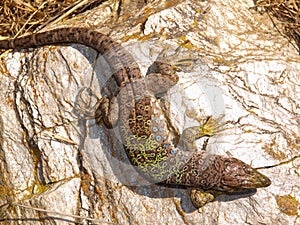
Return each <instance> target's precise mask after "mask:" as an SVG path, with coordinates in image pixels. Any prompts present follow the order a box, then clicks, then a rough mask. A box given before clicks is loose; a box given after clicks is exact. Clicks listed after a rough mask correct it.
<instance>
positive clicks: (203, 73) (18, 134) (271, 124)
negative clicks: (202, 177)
mask: <svg viewBox="0 0 300 225" xmlns="http://www.w3.org/2000/svg"><path fill="white" fill-rule="evenodd" d="M114 2H115V1H114ZM114 2H110V1H105V2H104V3H103V5H102V6H100V7H99V8H97V9H96V10H95V11H93V12H86V13H85V14H82V15H80V16H78V17H75V18H73V19H72V20H70V21H66V22H64V24H63V25H64V26H89V27H93V28H96V29H99V30H100V31H102V32H106V33H108V34H109V35H110V36H111V37H112V38H113V39H115V40H119V41H120V42H121V43H122V45H123V46H124V47H125V48H127V49H128V50H129V51H130V52H131V53H132V54H133V56H134V57H135V58H136V60H137V62H138V63H139V65H140V66H141V69H142V70H143V71H144V72H145V71H146V70H147V66H149V65H150V64H151V62H153V61H154V60H155V58H156V57H157V56H158V54H159V53H161V52H162V51H166V52H167V54H168V53H169V54H170V55H171V56H172V54H174V50H176V48H177V47H180V54H178V56H175V57H173V58H172V62H173V63H174V64H176V65H178V67H180V68H181V69H182V71H181V72H180V81H179V84H178V85H176V86H175V87H174V88H172V89H171V90H170V91H169V92H168V93H167V94H166V96H165V97H164V98H165V100H166V102H169V104H166V108H167V109H168V111H169V113H170V118H171V121H173V123H174V124H175V126H176V127H178V130H179V131H182V129H183V128H184V127H185V126H190V125H191V124H197V121H195V120H193V119H192V118H191V115H194V114H196V115H197V116H198V117H201V118H205V116H207V115H213V116H220V115H222V114H224V115H225V117H224V118H223V121H225V122H227V125H226V128H227V129H226V130H224V131H223V132H220V133H219V134H218V135H216V136H215V137H213V138H210V139H209V142H208V145H207V151H210V152H213V153H217V154H223V155H230V156H234V157H236V158H239V159H241V160H243V161H244V162H247V163H249V164H251V165H252V166H253V167H265V166H271V165H276V164H278V165H277V166H274V167H271V168H268V169H263V170H262V173H264V174H265V175H267V176H269V177H270V179H271V180H272V185H271V186H270V187H268V188H264V189H259V190H257V192H256V193H246V194H235V195H226V196H222V197H220V198H219V199H217V201H215V202H213V203H210V204H208V205H206V206H205V207H203V208H201V209H200V210H199V211H198V210H196V209H195V208H194V207H193V205H192V204H191V202H190V200H189V197H188V194H187V191H186V190H185V189H179V188H176V187H172V188H171V187H162V186H158V185H155V184H149V183H148V182H146V181H145V180H143V179H142V178H141V177H139V175H138V174H137V173H136V172H135V171H134V170H133V168H132V167H131V166H130V164H129V162H128V160H127V158H126V155H125V153H124V152H123V149H122V147H121V146H120V143H119V142H118V138H117V135H115V131H114V130H107V129H106V128H104V127H103V126H99V125H96V124H95V121H94V120H93V119H92V118H85V117H84V116H83V113H82V111H80V110H76V106H77V105H78V103H79V102H80V101H81V99H80V97H81V95H80V90H83V88H86V87H90V88H91V89H92V90H93V91H94V92H95V93H100V91H99V90H100V88H102V87H104V86H105V81H106V80H107V77H109V75H110V71H109V68H107V64H106V63H105V62H104V60H103V59H102V58H101V56H99V55H97V53H96V52H95V51H94V50H92V49H90V48H88V47H85V46H81V45H71V46H63V47H58V46H49V47H44V48H39V49H35V50H32V51H29V52H28V51H26V52H10V53H8V54H5V55H4V56H2V58H1V59H2V63H1V67H0V68H1V70H0V71H1V74H2V78H1V81H0V85H1V91H0V98H1V101H0V102H1V115H0V116H1V123H0V124H1V139H0V140H1V148H0V221H1V222H5V223H7V224H73V223H75V222H77V223H78V224H92V223H93V224H214V225H215V224H218V225H227V224H253V225H258V224H300V219H299V207H300V203H299V202H300V195H299V193H300V179H299V176H300V169H299V167H300V135H299V134H300V126H299V124H300V116H299V114H300V109H299V105H300V86H299V84H300V77H299V70H300V57H299V55H297V52H296V50H295V49H293V47H292V46H291V45H290V44H289V42H288V41H287V40H286V39H284V37H282V36H280V34H279V33H277V31H276V29H275V28H274V27H273V25H272V22H271V21H270V19H269V18H268V17H266V16H265V15H260V14H259V13H257V12H256V11H255V10H254V8H253V7H254V5H253V2H252V1H242V0H235V1H233V0H224V1H209V2H206V1H196V0H190V1H147V4H142V3H140V2H142V1H128V2H125V3H124V5H121V6H120V9H121V10H119V15H117V13H116V10H115V9H116V5H115V4H114ZM143 2H144V1H143ZM129 9H130V10H129ZM82 21H85V22H84V23H83V22H82ZM57 27H58V25H57ZM48 29H51V28H48ZM184 63H187V64H184ZM84 97H85V98H87V96H86V95H84ZM92 100H93V101H94V100H95V99H92ZM90 110H92V109H90ZM203 142H204V141H203V140H199V142H198V145H199V148H201V146H202V145H203ZM284 162H286V163H284ZM24 206H26V207H27V208H25V207H24ZM28 207H29V208H28ZM38 210H45V211H38ZM46 211H47V212H46ZM54 212H57V213H54ZM58 213H62V214H64V215H62V214H58ZM66 214H70V215H77V216H80V217H81V219H80V218H76V217H70V216H67V215H66ZM93 219H94V220H93Z"/></svg>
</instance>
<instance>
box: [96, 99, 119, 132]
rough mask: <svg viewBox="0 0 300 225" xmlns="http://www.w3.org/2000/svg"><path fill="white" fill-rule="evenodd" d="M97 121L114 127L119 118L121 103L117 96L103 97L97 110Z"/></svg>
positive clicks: (108, 126)
mask: <svg viewBox="0 0 300 225" xmlns="http://www.w3.org/2000/svg"><path fill="white" fill-rule="evenodd" d="M95 119H96V121H97V123H99V124H101V123H103V124H104V125H105V126H106V127H107V128H113V127H114V126H115V125H116V124H117V122H118V119H119V104H118V100H117V98H116V97H112V98H108V97H103V98H101V99H100V103H99V107H98V108H97V109H96V111H95Z"/></svg>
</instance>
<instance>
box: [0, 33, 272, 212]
mask: <svg viewBox="0 0 300 225" xmlns="http://www.w3.org/2000/svg"><path fill="white" fill-rule="evenodd" d="M60 43H80V44H83V45H87V46H90V47H92V48H94V49H96V50H97V51H98V52H99V53H101V54H102V55H103V56H104V57H105V59H106V60H107V62H108V63H109V65H110V67H111V69H112V71H113V79H115V80H116V83H117V84H118V86H119V90H118V91H117V92H116V93H112V96H115V97H113V98H110V99H109V98H107V97H104V98H102V99H101V102H100V103H99V108H98V110H97V111H96V117H97V119H98V122H101V123H104V124H105V125H106V126H107V127H108V128H111V127H113V126H118V128H119V131H120V135H121V139H122V142H123V145H124V149H125V151H126V153H127V156H128V158H129V160H130V161H131V163H132V164H133V165H134V166H135V167H136V169H137V170H138V171H139V172H140V173H141V174H142V176H144V177H145V178H146V179H148V180H149V181H152V182H155V183H163V184H176V185H183V186H187V187H188V188H190V190H191V191H190V195H191V200H192V202H193V204H194V205H195V206H196V207H197V208H199V207H202V206H203V205H205V204H206V203H207V202H210V201H212V200H213V199H214V197H215V196H216V195H219V194H222V193H224V192H235V191H242V190H245V189H254V188H260V187H267V186H269V185H270V184H271V181H270V180H269V179H268V178H267V177H266V176H264V175H262V174H261V173H259V172H258V171H257V170H256V169H254V168H252V167H251V166H249V165H247V164H245V163H244V162H242V161H240V160H238V159H235V158H227V157H223V156H219V155H212V154H208V153H207V152H205V151H197V149H196V148H195V140H196V139H198V138H201V137H203V136H211V135H213V134H214V133H215V132H217V131H218V126H217V125H216V124H214V123H215V122H214V120H212V118H208V120H207V122H206V123H205V124H203V125H200V126H196V127H190V128H187V129H186V130H184V131H183V134H182V135H181V137H180V141H179V142H178V143H176V141H175V140H179V137H177V136H176V135H175V134H173V133H172V132H171V131H170V129H169V128H170V124H169V123H170V122H169V120H168V118H167V117H166V115H165V112H164V111H163V109H162V107H161V106H160V103H159V101H158V100H157V98H156V95H157V94H160V93H163V92H166V91H167V90H168V89H169V88H170V87H171V86H173V85H175V84H176V83H177V81H178V76H177V74H176V72H175V71H174V70H173V68H172V66H171V65H169V64H166V63H162V62H154V63H153V65H152V66H151V67H150V68H149V70H148V72H147V75H146V77H143V76H142V75H141V72H140V69H139V67H138V65H137V64H136V62H135V60H134V59H133V57H132V56H131V55H130V54H129V53H128V52H127V51H126V50H124V49H123V48H122V47H121V45H120V44H118V43H117V42H114V41H113V40H111V39H110V38H109V37H107V36H106V35H104V34H101V33H99V32H97V31H93V30H90V29H85V28H60V29H55V30H51V31H47V32H43V33H37V34H32V35H29V36H25V37H21V38H17V39H14V40H3V41H0V49H25V48H30V47H40V46H44V45H50V44H60Z"/></svg>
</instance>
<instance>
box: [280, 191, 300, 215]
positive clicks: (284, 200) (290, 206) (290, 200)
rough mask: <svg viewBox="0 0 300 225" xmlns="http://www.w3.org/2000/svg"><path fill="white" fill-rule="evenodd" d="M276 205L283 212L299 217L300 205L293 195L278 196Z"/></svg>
mask: <svg viewBox="0 0 300 225" xmlns="http://www.w3.org/2000/svg"><path fill="white" fill-rule="evenodd" d="M276 203H277V205H278V207H279V209H280V211H281V212H283V213H285V214H286V215H289V216H297V215H298V210H299V209H300V203H299V202H298V201H297V199H296V198H295V197H293V196H291V195H283V196H280V195H277V196H276Z"/></svg>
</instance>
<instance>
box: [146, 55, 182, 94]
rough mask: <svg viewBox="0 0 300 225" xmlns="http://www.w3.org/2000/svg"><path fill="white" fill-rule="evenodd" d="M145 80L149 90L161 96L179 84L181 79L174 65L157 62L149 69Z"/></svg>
mask: <svg viewBox="0 0 300 225" xmlns="http://www.w3.org/2000/svg"><path fill="white" fill-rule="evenodd" d="M145 80H146V83H147V88H148V90H151V91H152V92H153V93H154V94H155V95H159V94H161V93H165V92H167V91H168V90H169V89H170V88H171V87H172V86H174V85H175V84H177V82H178V80H179V77H178V75H177V73H176V71H175V69H174V68H173V67H172V65H170V64H168V63H163V62H158V61H155V62H154V63H153V64H152V65H151V66H150V67H149V69H148V71H147V74H146V77H145Z"/></svg>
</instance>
